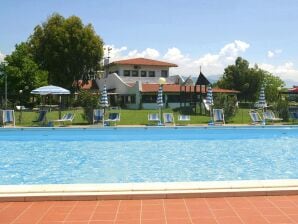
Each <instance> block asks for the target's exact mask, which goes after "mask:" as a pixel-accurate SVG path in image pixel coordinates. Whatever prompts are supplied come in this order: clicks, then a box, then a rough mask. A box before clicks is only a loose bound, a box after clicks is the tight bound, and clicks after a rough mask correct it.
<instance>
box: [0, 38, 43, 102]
mask: <svg viewBox="0 0 298 224" xmlns="http://www.w3.org/2000/svg"><path fill="white" fill-rule="evenodd" d="M5 61H6V62H7V65H6V66H4V64H1V67H0V70H1V71H2V73H3V74H4V75H7V89H8V92H9V95H10V99H12V100H15V99H17V98H18V95H19V91H20V90H22V91H23V98H25V99H26V98H28V97H29V92H30V90H32V89H35V88H37V87H40V86H42V85H45V84H47V78H48V73H47V71H44V70H41V69H40V68H39V66H38V65H37V64H36V63H35V62H34V60H33V57H32V55H31V53H30V49H29V46H28V44H27V43H20V44H19V45H16V49H15V51H14V52H12V54H11V55H8V56H6V57H5ZM0 85H1V89H4V85H5V81H4V79H1V81H0Z"/></svg>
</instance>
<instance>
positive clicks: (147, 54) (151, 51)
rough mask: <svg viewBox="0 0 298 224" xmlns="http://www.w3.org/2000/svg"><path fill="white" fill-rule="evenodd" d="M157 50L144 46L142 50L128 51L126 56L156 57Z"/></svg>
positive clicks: (157, 54) (157, 55)
mask: <svg viewBox="0 0 298 224" xmlns="http://www.w3.org/2000/svg"><path fill="white" fill-rule="evenodd" d="M159 55H160V54H159V52H158V51H157V50H155V49H153V48H146V49H145V50H144V51H142V52H138V51H137V50H133V51H130V52H129V53H128V56H129V57H131V58H140V57H141V58H158V57H159Z"/></svg>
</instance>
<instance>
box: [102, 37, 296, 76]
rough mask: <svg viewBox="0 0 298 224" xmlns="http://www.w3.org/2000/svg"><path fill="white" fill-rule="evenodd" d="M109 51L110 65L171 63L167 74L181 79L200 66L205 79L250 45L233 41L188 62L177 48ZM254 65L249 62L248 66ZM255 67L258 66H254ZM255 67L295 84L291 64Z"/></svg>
mask: <svg viewBox="0 0 298 224" xmlns="http://www.w3.org/2000/svg"><path fill="white" fill-rule="evenodd" d="M107 46H110V47H111V48H112V50H111V52H110V56H111V61H115V60H121V59H127V58H133V57H146V58H152V59H157V60H163V61H168V62H172V63H175V64H177V65H178V67H177V68H171V70H170V72H171V74H179V75H182V76H189V75H194V76H196V75H198V73H199V70H200V66H202V71H203V73H204V74H205V75H206V76H207V77H208V76H209V75H212V76H213V75H221V74H223V72H224V68H226V67H227V66H228V65H230V64H234V63H235V60H236V58H237V57H239V56H242V54H243V53H245V52H246V51H247V49H249V47H250V45H249V44H248V43H246V42H244V41H240V40H235V41H233V42H231V43H228V44H226V45H224V46H223V47H222V48H221V49H219V50H218V51H217V52H215V53H206V54H204V55H202V56H201V57H198V58H192V57H190V56H189V55H187V54H185V53H183V52H182V51H181V50H180V49H178V48H177V47H172V48H169V49H168V50H167V51H166V52H165V53H161V52H159V51H158V50H156V49H153V48H147V49H145V50H143V51H139V50H129V49H128V48H127V47H125V46H123V47H120V48H117V47H115V46H114V45H107ZM269 52H271V53H270V55H271V54H272V55H273V57H274V56H276V55H277V54H280V53H282V50H281V49H275V50H271V51H268V53H269ZM250 64H251V65H253V64H254V62H253V61H251V63H250ZM258 64H259V63H258ZM259 67H260V68H262V69H265V70H267V71H269V72H271V73H272V74H274V75H277V76H279V77H280V78H281V79H282V80H293V81H297V82H298V69H297V68H295V66H294V63H292V62H287V63H284V64H282V65H272V64H264V63H260V64H259Z"/></svg>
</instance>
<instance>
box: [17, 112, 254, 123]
mask: <svg viewBox="0 0 298 224" xmlns="http://www.w3.org/2000/svg"><path fill="white" fill-rule="evenodd" d="M68 111H71V112H74V113H75V118H74V120H73V122H72V125H88V123H87V121H86V120H84V119H83V116H82V115H83V110H82V109H76V110H68ZM68 111H62V115H63V114H64V113H66V112H68ZM156 112H158V111H157V110H126V109H122V110H121V121H120V122H119V123H118V124H120V125H146V124H148V118H147V117H148V113H156ZM163 112H171V113H174V117H175V121H176V123H177V124H179V121H178V118H177V117H178V115H179V112H176V111H173V110H171V109H164V110H163ZM15 115H16V125H20V126H32V125H34V124H33V123H32V121H33V120H35V119H36V118H37V115H38V113H37V112H32V111H23V112H22V118H21V120H22V122H21V123H20V122H19V119H20V112H18V111H17V112H16V114H15ZM58 117H59V112H58V111H51V112H48V114H47V120H48V121H51V120H56V119H58ZM209 121H210V117H209V116H204V115H191V120H190V122H189V124H207V123H208V122H209ZM180 123H181V124H183V122H180ZM227 123H230V124H249V123H250V118H249V115H248V109H239V110H238V112H237V114H236V116H235V117H233V118H232V119H230V120H229V121H228V122H227ZM184 124H185V123H184ZM55 125H56V126H57V125H58V123H56V124H55Z"/></svg>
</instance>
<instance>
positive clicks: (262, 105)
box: [255, 86, 267, 125]
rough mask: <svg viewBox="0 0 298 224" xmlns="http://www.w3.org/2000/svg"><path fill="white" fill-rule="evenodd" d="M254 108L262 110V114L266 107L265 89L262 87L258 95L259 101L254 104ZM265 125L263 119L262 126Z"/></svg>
mask: <svg viewBox="0 0 298 224" xmlns="http://www.w3.org/2000/svg"><path fill="white" fill-rule="evenodd" d="M255 106H256V107H257V108H261V109H262V110H263V113H264V108H265V107H267V102H266V98H265V88H264V86H262V87H261V90H260V95H259V100H258V102H257V103H256V104H255ZM265 124H266V121H265V119H263V125H265Z"/></svg>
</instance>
